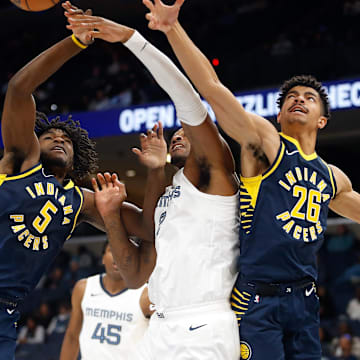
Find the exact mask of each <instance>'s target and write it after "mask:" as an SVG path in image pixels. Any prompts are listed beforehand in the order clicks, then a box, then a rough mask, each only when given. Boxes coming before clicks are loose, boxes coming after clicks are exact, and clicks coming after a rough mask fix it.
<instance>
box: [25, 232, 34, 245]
mask: <svg viewBox="0 0 360 360" xmlns="http://www.w3.org/2000/svg"><path fill="white" fill-rule="evenodd" d="M34 238H35V236H34V235H32V234H29V236H28V237H27V238H26V240H25V242H24V246H25V247H27V248H30V245H31V243H32V241H33V240H34Z"/></svg>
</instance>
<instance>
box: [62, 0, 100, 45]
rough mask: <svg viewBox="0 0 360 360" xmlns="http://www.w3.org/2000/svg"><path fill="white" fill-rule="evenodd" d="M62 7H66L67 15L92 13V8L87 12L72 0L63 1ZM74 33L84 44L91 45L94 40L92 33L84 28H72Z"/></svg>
mask: <svg viewBox="0 0 360 360" xmlns="http://www.w3.org/2000/svg"><path fill="white" fill-rule="evenodd" d="M62 7H63V8H64V9H65V16H68V15H69V14H73V15H74V16H75V15H92V10H91V9H87V10H86V11H85V12H84V11H83V10H82V9H79V8H78V7H76V6H75V5H73V4H72V3H71V2H70V1H65V2H64V3H62ZM71 30H72V32H73V34H74V35H75V36H76V37H77V38H78V39H79V40H80V41H81V42H82V43H83V44H84V45H90V44H91V43H93V42H94V38H93V37H92V35H91V33H90V32H89V31H88V30H87V29H84V28H81V27H77V28H74V29H71Z"/></svg>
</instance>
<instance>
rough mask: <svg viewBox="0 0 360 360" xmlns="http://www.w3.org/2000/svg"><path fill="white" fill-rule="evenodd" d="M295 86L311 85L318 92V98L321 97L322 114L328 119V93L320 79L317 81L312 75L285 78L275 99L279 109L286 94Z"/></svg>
mask: <svg viewBox="0 0 360 360" xmlns="http://www.w3.org/2000/svg"><path fill="white" fill-rule="evenodd" d="M295 86H307V87H311V88H313V89H314V90H316V91H317V92H318V94H319V95H320V99H321V102H322V105H323V112H324V114H323V115H324V116H325V117H326V118H327V119H330V102H329V97H328V94H327V92H326V90H325V88H324V87H323V85H322V83H321V82H320V81H318V80H317V79H316V78H315V77H314V76H312V75H297V76H293V77H292V78H291V79H289V80H286V81H285V82H284V83H283V84H282V85H281V87H280V90H279V97H278V99H277V101H276V103H277V104H278V106H279V108H280V109H281V108H282V106H283V104H284V101H285V98H286V95H287V94H288V92H289V91H290V90H291V89H292V88H294V87H295Z"/></svg>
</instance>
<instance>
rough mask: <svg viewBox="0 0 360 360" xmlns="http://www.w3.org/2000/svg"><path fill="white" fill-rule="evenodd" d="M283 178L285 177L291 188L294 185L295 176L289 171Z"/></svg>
mask: <svg viewBox="0 0 360 360" xmlns="http://www.w3.org/2000/svg"><path fill="white" fill-rule="evenodd" d="M285 177H286V179H287V181H288V182H289V184H290V186H292V185H294V184H295V183H296V179H295V176H294V174H293V172H292V171H291V170H290V171H288V172H287V173H286V174H285Z"/></svg>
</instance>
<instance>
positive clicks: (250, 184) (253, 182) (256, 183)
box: [240, 141, 285, 209]
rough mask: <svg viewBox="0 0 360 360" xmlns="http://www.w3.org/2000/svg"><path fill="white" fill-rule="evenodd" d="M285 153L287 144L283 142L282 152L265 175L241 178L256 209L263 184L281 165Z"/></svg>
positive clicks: (281, 145) (281, 144)
mask: <svg viewBox="0 0 360 360" xmlns="http://www.w3.org/2000/svg"><path fill="white" fill-rule="evenodd" d="M284 153H285V144H284V143H283V142H282V141H281V142H280V152H279V155H278V157H277V159H276V161H275V162H274V164H273V165H272V166H271V167H270V168H269V169H268V170H267V171H266V172H264V174H261V175H258V176H253V177H243V176H240V179H241V181H242V183H243V184H244V187H245V188H246V190H247V192H248V194H249V195H250V196H251V205H252V207H253V208H254V209H255V206H256V200H257V197H258V195H259V189H260V185H261V182H262V181H263V180H264V179H266V178H267V177H269V176H270V175H271V174H272V173H273V172H274V171H275V170H276V169H277V168H278V167H279V165H280V162H281V160H282V159H283V157H284Z"/></svg>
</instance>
